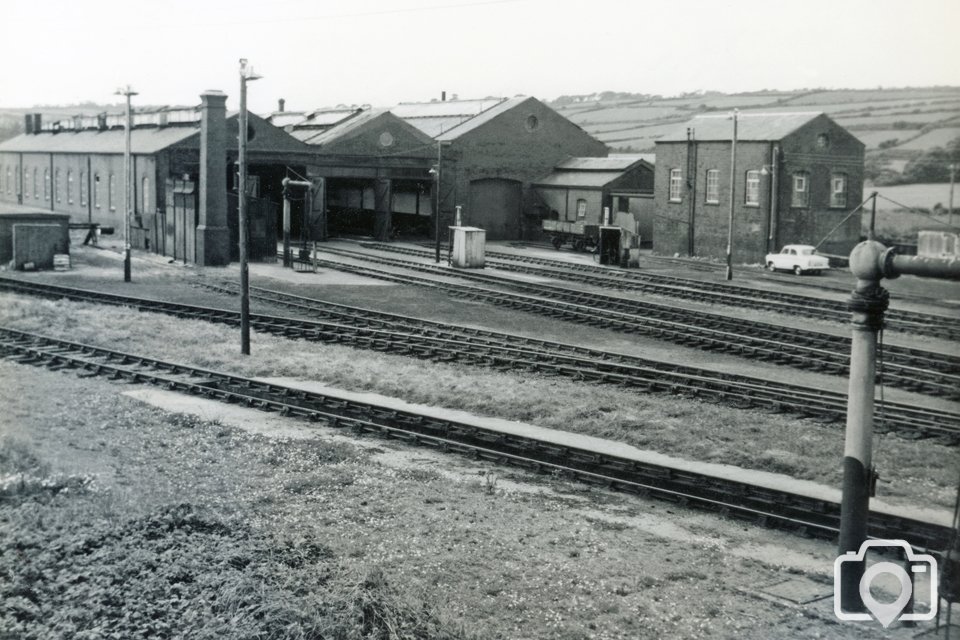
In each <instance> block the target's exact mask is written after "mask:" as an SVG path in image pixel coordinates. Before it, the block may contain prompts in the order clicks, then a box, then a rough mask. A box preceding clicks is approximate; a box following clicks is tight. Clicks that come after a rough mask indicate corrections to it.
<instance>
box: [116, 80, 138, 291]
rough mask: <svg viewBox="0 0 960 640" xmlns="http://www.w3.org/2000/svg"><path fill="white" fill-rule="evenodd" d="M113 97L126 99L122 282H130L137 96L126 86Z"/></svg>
mask: <svg viewBox="0 0 960 640" xmlns="http://www.w3.org/2000/svg"><path fill="white" fill-rule="evenodd" d="M114 95H118V96H126V97H127V109H126V121H125V125H124V129H125V130H126V132H125V133H126V135H125V138H126V140H125V143H124V150H123V207H124V215H123V281H124V282H130V215H131V213H132V211H131V210H132V209H133V207H132V204H133V189H132V188H131V181H132V180H133V176H132V175H131V171H130V164H131V153H130V147H131V143H130V139H131V133H130V131H131V129H133V113H132V112H131V110H130V98H131V97H132V96H135V95H137V92H136V91H134V90H133V89H132V88H130V85H127V86H125V87H120V88H119V89H117V90H116V91H115V92H114Z"/></svg>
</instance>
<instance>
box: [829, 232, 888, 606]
mask: <svg viewBox="0 0 960 640" xmlns="http://www.w3.org/2000/svg"><path fill="white" fill-rule="evenodd" d="M884 249H885V247H884V246H883V245H882V244H880V243H879V242H874V241H869V240H868V241H867V242H862V243H860V244H859V245H857V246H856V247H855V248H854V250H853V252H852V253H851V254H850V271H851V273H853V275H855V276H856V277H857V288H856V289H855V290H854V291H853V293H852V294H851V296H850V301H849V307H850V311H851V312H852V318H851V323H852V325H853V336H852V339H851V350H850V386H849V396H848V399H847V430H846V440H845V443H844V448H843V500H842V502H841V506H840V548H839V553H840V554H841V555H842V554H845V553H847V552H851V551H852V552H857V551H859V550H860V545H861V544H862V543H863V541H864V540H866V539H867V516H868V514H869V512H870V494H871V487H872V484H873V477H874V473H873V467H872V460H871V452H872V440H873V396H874V379H875V377H876V358H877V332H878V331H879V330H880V329H881V328H882V327H883V312H884V311H886V309H887V305H888V304H889V294H888V293H887V291H886V290H885V289H884V288H883V287H881V286H880V278H881V277H882V274H881V272H880V270H879V268H877V262H878V258H879V256H880V255H881V254H882V253H883V251H884ZM852 565H855V566H852ZM864 569H865V567H864V566H863V563H848V564H845V565H844V572H843V575H842V576H841V582H840V589H841V594H842V595H841V599H840V601H841V602H843V603H844V605H845V607H846V608H847V609H848V610H851V611H865V608H864V605H863V602H862V601H861V598H860V580H861V578H862V577H863V571H864Z"/></svg>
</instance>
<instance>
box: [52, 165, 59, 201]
mask: <svg viewBox="0 0 960 640" xmlns="http://www.w3.org/2000/svg"><path fill="white" fill-rule="evenodd" d="M53 195H54V196H56V198H57V202H60V169H57V170H56V171H54V173H53Z"/></svg>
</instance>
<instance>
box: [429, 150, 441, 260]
mask: <svg viewBox="0 0 960 640" xmlns="http://www.w3.org/2000/svg"><path fill="white" fill-rule="evenodd" d="M440 144H441V143H440V141H439V140H437V166H436V167H434V168H433V169H431V170H430V172H431V173H432V174H433V177H434V180H435V183H434V186H435V187H436V192H437V198H436V199H437V209H436V211H434V212H433V218H434V224H433V235H434V242H435V243H436V250H437V251H436V253H437V255H436V263H437V264H440V163H441V162H442V160H443V156H442V152H441V147H440Z"/></svg>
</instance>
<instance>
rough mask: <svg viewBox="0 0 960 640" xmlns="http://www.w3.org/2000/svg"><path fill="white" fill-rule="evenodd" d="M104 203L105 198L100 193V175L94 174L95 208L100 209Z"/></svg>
mask: <svg viewBox="0 0 960 640" xmlns="http://www.w3.org/2000/svg"><path fill="white" fill-rule="evenodd" d="M102 203H103V197H102V196H101V192H100V174H99V173H95V174H93V208H94V209H99V208H100V205H101V204H102Z"/></svg>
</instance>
